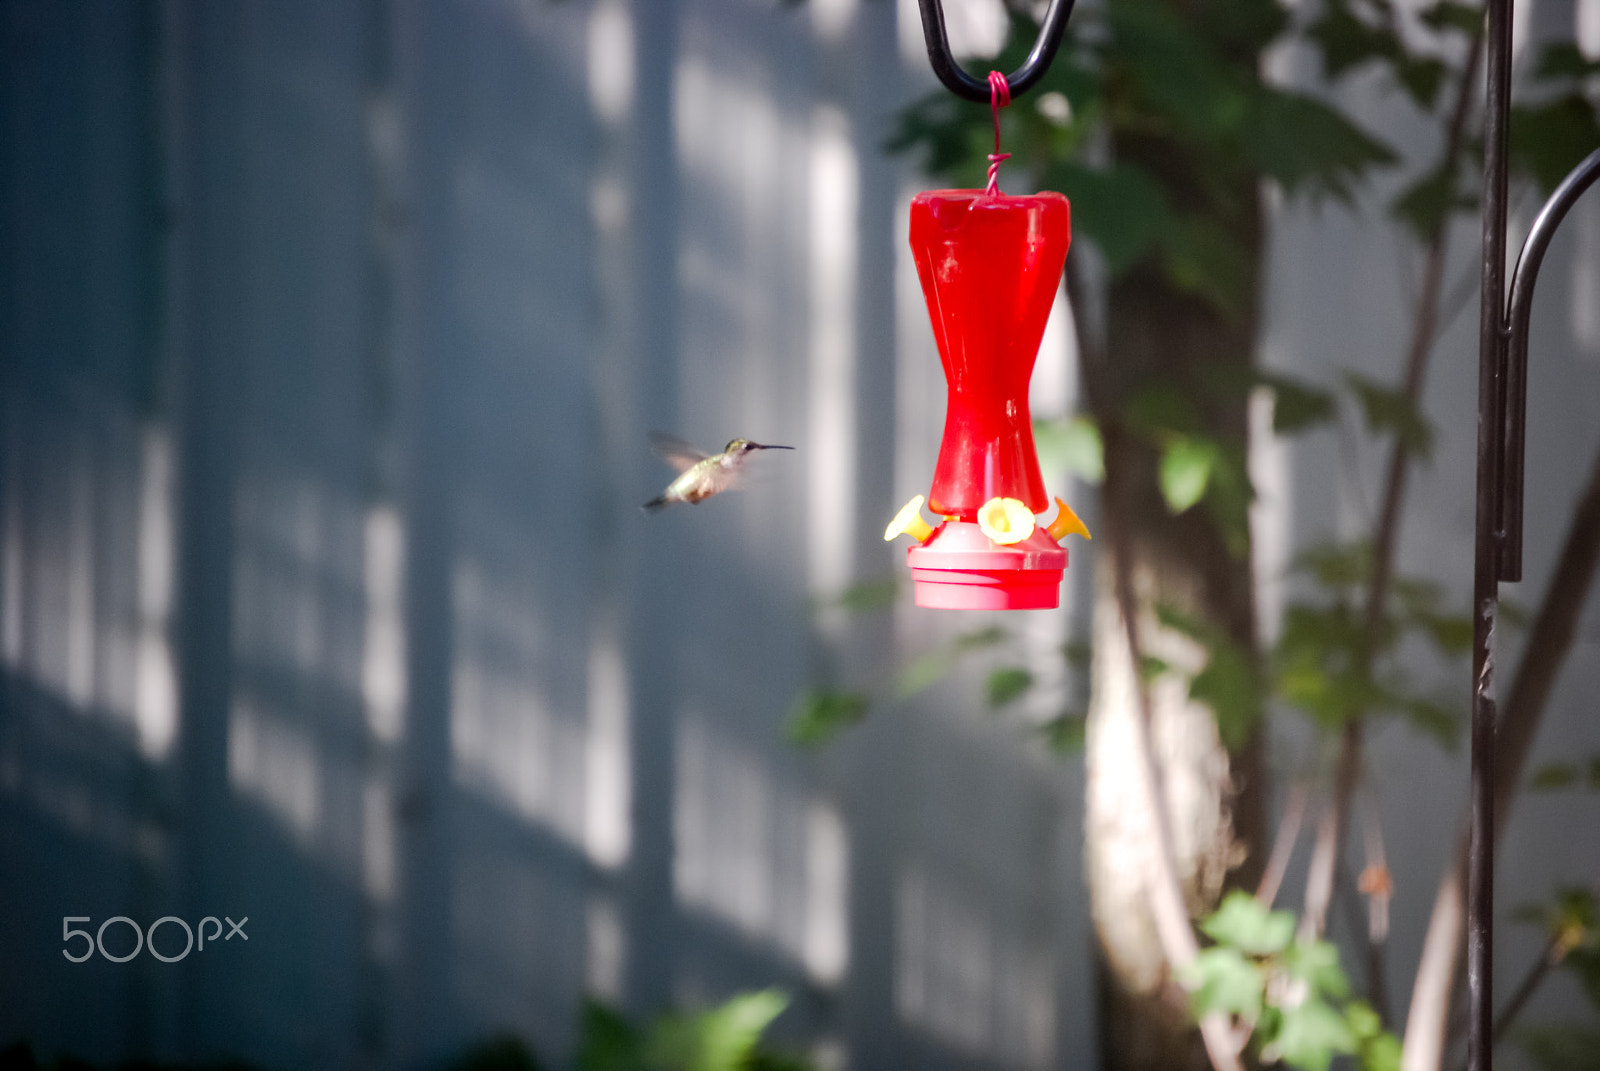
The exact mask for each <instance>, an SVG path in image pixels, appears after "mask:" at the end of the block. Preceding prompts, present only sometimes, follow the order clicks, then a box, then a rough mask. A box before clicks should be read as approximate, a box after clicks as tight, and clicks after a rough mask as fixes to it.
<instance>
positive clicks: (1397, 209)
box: [1389, 160, 1478, 242]
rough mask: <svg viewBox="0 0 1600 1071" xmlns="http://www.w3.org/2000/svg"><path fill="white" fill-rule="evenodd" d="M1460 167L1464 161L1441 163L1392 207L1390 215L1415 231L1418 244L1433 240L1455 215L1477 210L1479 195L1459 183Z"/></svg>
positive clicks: (1401, 193) (1396, 200) (1408, 188)
mask: <svg viewBox="0 0 1600 1071" xmlns="http://www.w3.org/2000/svg"><path fill="white" fill-rule="evenodd" d="M1460 166H1461V161H1460V160H1441V161H1440V162H1439V163H1438V164H1436V165H1435V166H1434V167H1433V168H1432V169H1431V170H1429V171H1426V172H1424V173H1423V174H1422V175H1420V176H1419V177H1418V178H1417V179H1416V180H1415V181H1413V182H1412V183H1411V184H1410V185H1409V186H1407V187H1406V188H1405V189H1403V190H1401V191H1400V193H1399V195H1398V196H1396V197H1395V199H1394V201H1393V202H1392V203H1391V204H1390V206H1389V211H1390V212H1391V213H1393V215H1394V217H1395V218H1396V219H1398V220H1400V221H1401V222H1402V223H1404V224H1405V225H1406V226H1408V227H1410V228H1411V233H1412V234H1413V235H1414V236H1415V237H1416V238H1417V240H1418V241H1422V242H1427V241H1429V240H1431V239H1432V238H1433V236H1434V235H1435V234H1438V233H1439V230H1440V228H1442V227H1443V226H1444V225H1445V223H1446V222H1447V221H1448V220H1449V219H1450V217H1451V216H1452V215H1454V214H1455V213H1457V212H1465V211H1470V210H1471V209H1473V208H1476V207H1477V205H1478V199H1477V195H1476V194H1475V193H1472V192H1470V191H1471V189H1472V188H1471V187H1469V186H1465V185H1463V184H1462V183H1461V181H1460V180H1459V177H1458V176H1459V173H1460Z"/></svg>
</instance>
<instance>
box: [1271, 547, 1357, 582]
mask: <svg viewBox="0 0 1600 1071" xmlns="http://www.w3.org/2000/svg"><path fill="white" fill-rule="evenodd" d="M1291 568H1293V570H1294V571H1295V572H1297V573H1304V574H1307V575H1309V576H1311V577H1312V578H1313V579H1315V580H1316V582H1317V583H1318V584H1321V585H1322V586H1323V587H1325V588H1346V587H1355V586H1357V585H1364V584H1366V582H1367V578H1368V577H1370V576H1371V575H1372V544H1370V543H1368V542H1367V541H1366V540H1357V541H1355V542H1353V543H1318V544H1314V545H1312V546H1309V547H1307V548H1305V549H1304V550H1302V551H1301V552H1300V553H1299V554H1297V555H1295V559H1294V563H1293V565H1292V566H1291Z"/></svg>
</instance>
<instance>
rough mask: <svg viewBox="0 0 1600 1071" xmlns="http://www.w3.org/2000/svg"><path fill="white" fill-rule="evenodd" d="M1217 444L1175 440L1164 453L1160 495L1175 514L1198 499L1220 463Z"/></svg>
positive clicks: (1186, 439)
mask: <svg viewBox="0 0 1600 1071" xmlns="http://www.w3.org/2000/svg"><path fill="white" fill-rule="evenodd" d="M1217 454H1218V451H1217V446H1216V444H1215V443H1210V442H1206V441H1205V440H1203V439H1190V438H1178V439H1174V440H1173V441H1172V442H1171V443H1170V444H1169V445H1168V446H1167V448H1166V449H1165V450H1164V451H1162V454H1161V471H1160V482H1161V495H1162V497H1163V498H1165V499H1166V500H1167V508H1168V509H1169V510H1171V511H1172V512H1173V513H1182V512H1183V511H1184V510H1186V509H1188V508H1189V507H1191V506H1193V505H1194V504H1195V503H1196V502H1199V501H1200V499H1201V498H1202V497H1204V496H1205V493H1206V485H1207V484H1209V483H1210V482H1211V473H1212V471H1213V470H1214V469H1215V468H1216V465H1217Z"/></svg>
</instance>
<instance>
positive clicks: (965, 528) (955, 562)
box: [906, 521, 1067, 610]
mask: <svg viewBox="0 0 1600 1071" xmlns="http://www.w3.org/2000/svg"><path fill="white" fill-rule="evenodd" d="M906 563H907V564H908V565H910V566H911V579H912V580H913V581H914V582H915V588H916V591H915V596H916V604H917V605H918V606H922V607H928V608H932V609H943V610H1050V609H1053V608H1055V607H1056V606H1059V605H1060V604H1061V574H1062V572H1063V571H1064V570H1065V569H1066V567H1067V552H1066V550H1065V549H1063V548H1062V547H1060V546H1057V545H1056V543H1055V542H1054V541H1053V540H1052V539H1051V538H1050V536H1049V534H1048V533H1046V532H1045V531H1044V529H1042V528H1036V529H1034V531H1033V534H1032V535H1030V536H1028V538H1027V539H1024V540H1023V541H1022V542H1020V543H1013V544H1010V545H1008V546H1003V545H1001V544H998V543H995V542H994V541H993V540H991V539H990V538H989V537H988V536H986V535H984V534H983V530H982V529H981V528H979V527H978V526H977V525H976V524H974V523H972V522H971V521H946V522H945V523H944V524H941V525H940V526H939V527H938V529H936V530H935V531H934V534H933V537H932V538H931V539H929V540H928V542H927V543H926V544H923V545H921V546H914V547H912V548H910V549H909V550H908V551H906Z"/></svg>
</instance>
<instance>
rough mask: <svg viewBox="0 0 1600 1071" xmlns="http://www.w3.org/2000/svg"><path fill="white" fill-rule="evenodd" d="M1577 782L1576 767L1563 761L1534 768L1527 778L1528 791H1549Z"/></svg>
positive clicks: (1568, 786) (1567, 786)
mask: <svg viewBox="0 0 1600 1071" xmlns="http://www.w3.org/2000/svg"><path fill="white" fill-rule="evenodd" d="M1577 783H1578V769H1577V767H1575V766H1572V765H1569V764H1567V763H1564V762H1555V763H1551V764H1549V765H1548V766H1541V767H1539V769H1537V770H1535V771H1534V773H1533V776H1532V777H1530V778H1529V779H1528V790H1529V791H1530V792H1551V791H1554V790H1555V789H1558V788H1570V787H1571V786H1572V785H1575V784H1577Z"/></svg>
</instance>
